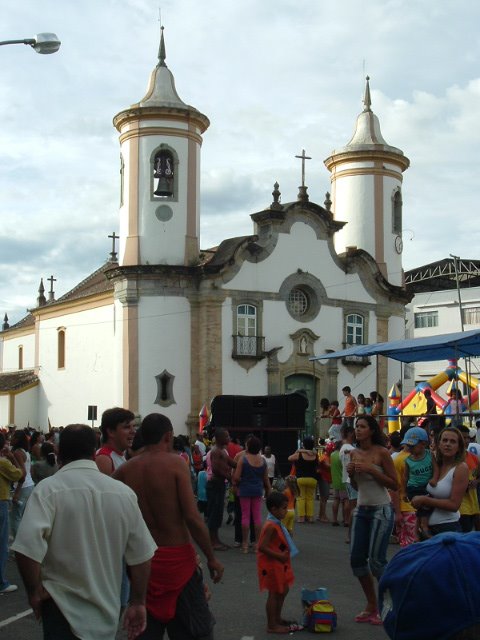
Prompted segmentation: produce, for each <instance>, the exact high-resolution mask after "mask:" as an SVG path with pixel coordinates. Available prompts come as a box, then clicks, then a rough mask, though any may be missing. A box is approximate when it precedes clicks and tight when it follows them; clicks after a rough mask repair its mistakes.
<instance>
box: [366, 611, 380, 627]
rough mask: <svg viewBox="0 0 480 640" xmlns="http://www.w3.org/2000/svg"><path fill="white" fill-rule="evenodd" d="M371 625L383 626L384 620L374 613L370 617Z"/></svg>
mask: <svg viewBox="0 0 480 640" xmlns="http://www.w3.org/2000/svg"><path fill="white" fill-rule="evenodd" d="M369 623H370V624H374V625H378V626H380V625H382V624H383V622H382V619H381V618H380V616H379V615H378V613H374V614H372V615H371V616H370V620H369Z"/></svg>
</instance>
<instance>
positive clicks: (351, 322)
mask: <svg viewBox="0 0 480 640" xmlns="http://www.w3.org/2000/svg"><path fill="white" fill-rule="evenodd" d="M345 324H346V326H345V333H346V335H345V342H346V343H347V345H353V344H364V342H363V337H364V324H365V323H364V319H363V316H361V315H360V314H359V313H350V314H349V315H348V316H347V317H346V323H345Z"/></svg>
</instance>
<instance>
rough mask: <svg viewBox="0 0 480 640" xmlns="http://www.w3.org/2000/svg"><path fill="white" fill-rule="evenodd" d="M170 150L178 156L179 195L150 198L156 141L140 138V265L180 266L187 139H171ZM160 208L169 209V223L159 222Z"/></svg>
mask: <svg viewBox="0 0 480 640" xmlns="http://www.w3.org/2000/svg"><path fill="white" fill-rule="evenodd" d="M168 143H169V147H171V148H173V149H174V150H175V152H176V153H177V155H178V158H179V163H178V165H177V167H176V170H177V172H178V175H177V179H178V191H177V194H178V196H177V197H176V198H174V199H173V200H171V199H169V198H166V199H160V198H155V199H152V197H151V194H152V187H151V184H152V183H151V173H152V165H151V157H152V154H153V152H154V151H155V149H156V148H157V147H158V138H157V137H155V136H145V137H142V138H140V153H139V157H140V167H139V194H138V198H139V235H140V237H141V241H140V262H141V264H183V259H184V247H185V234H186V215H187V214H186V211H187V194H188V189H187V187H188V181H187V177H188V161H187V158H188V147H189V144H188V139H187V138H174V137H172V138H170V139H169V140H168ZM160 206H168V207H170V209H171V210H172V213H173V215H172V217H171V218H170V220H168V221H165V222H162V221H160V220H159V219H158V218H157V216H156V211H157V209H158V208H159V207H160Z"/></svg>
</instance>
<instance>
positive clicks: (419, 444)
mask: <svg viewBox="0 0 480 640" xmlns="http://www.w3.org/2000/svg"><path fill="white" fill-rule="evenodd" d="M400 444H402V445H404V446H406V447H407V450H408V452H409V453H410V455H409V456H408V457H406V458H405V493H406V495H407V497H408V500H409V501H410V502H411V501H412V499H413V498H414V497H415V496H426V495H428V492H427V484H428V483H430V484H431V485H432V487H434V486H435V485H436V484H437V480H438V471H437V467H436V464H435V459H434V457H433V456H432V454H431V452H430V449H429V448H428V434H427V432H426V431H425V429H422V427H412V428H411V429H409V430H408V431H407V432H406V434H405V437H404V439H403V440H402V442H401V443H400ZM430 513H431V510H429V509H425V508H424V507H423V508H419V509H418V510H417V535H418V537H419V539H422V538H425V537H429V536H430V534H429V531H428V517H429V515H430Z"/></svg>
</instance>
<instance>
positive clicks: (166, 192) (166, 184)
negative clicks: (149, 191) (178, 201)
mask: <svg viewBox="0 0 480 640" xmlns="http://www.w3.org/2000/svg"><path fill="white" fill-rule="evenodd" d="M171 184H172V180H171V179H168V178H166V177H165V176H161V177H160V178H159V179H158V184H157V188H156V189H155V191H154V192H153V194H154V195H155V196H162V197H169V196H173V191H172V187H171Z"/></svg>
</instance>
